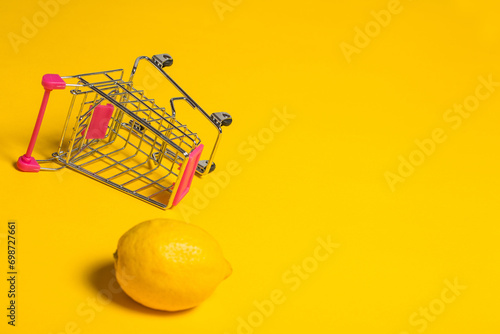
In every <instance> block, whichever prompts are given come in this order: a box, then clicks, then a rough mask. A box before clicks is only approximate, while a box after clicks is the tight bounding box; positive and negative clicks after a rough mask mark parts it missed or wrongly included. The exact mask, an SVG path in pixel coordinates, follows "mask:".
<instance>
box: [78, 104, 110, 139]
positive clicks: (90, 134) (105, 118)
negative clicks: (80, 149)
mask: <svg viewBox="0 0 500 334" xmlns="http://www.w3.org/2000/svg"><path fill="white" fill-rule="evenodd" d="M113 110H114V106H113V105H112V104H109V103H108V104H106V105H102V104H100V105H98V106H97V107H95V109H94V112H93V115H92V120H91V121H90V124H89V128H88V129H87V133H86V134H85V138H86V139H103V138H104V137H106V132H107V131H108V125H109V121H110V120H111V116H113Z"/></svg>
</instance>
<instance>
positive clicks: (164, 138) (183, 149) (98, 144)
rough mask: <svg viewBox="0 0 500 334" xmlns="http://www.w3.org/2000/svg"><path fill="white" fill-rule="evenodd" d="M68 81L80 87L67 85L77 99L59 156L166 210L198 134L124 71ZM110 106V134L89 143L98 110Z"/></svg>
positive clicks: (86, 172)
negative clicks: (158, 102)
mask: <svg viewBox="0 0 500 334" xmlns="http://www.w3.org/2000/svg"><path fill="white" fill-rule="evenodd" d="M68 79H72V80H74V81H75V82H76V83H75V84H69V85H68V86H73V87H74V89H72V90H71V94H72V95H73V96H72V101H71V103H70V108H69V111H68V118H67V121H66V125H65V128H64V130H63V135H62V139H61V145H60V147H59V150H58V153H57V155H56V158H57V159H58V160H59V161H60V162H61V163H64V164H65V165H67V166H68V167H70V168H73V169H75V170H77V171H79V172H82V173H84V174H86V175H88V176H90V177H93V178H95V179H97V180H99V181H101V182H104V183H106V184H108V185H111V186H113V187H115V188H117V189H120V190H122V191H125V192H128V193H129V194H131V195H134V196H136V197H138V198H140V199H143V200H145V201H148V202H150V203H152V204H154V205H156V206H159V207H162V208H164V207H166V204H167V202H168V199H169V196H171V193H172V191H173V187H174V185H175V182H176V180H177V179H178V177H179V170H180V166H181V164H182V163H183V162H184V160H185V159H186V158H187V157H188V156H189V153H190V152H191V151H192V150H194V149H195V148H196V147H197V146H198V145H199V144H200V139H199V138H198V136H197V134H196V133H194V132H192V131H190V130H189V129H188V128H187V126H186V125H184V124H181V123H180V122H179V121H178V120H177V119H176V118H175V111H174V110H168V109H166V108H164V107H160V106H158V105H157V104H156V103H155V100H154V99H151V98H149V97H147V96H146V95H145V93H144V91H142V90H137V89H135V88H134V87H133V84H132V82H125V81H124V80H123V71H121V70H118V71H107V72H98V73H90V74H84V75H77V76H73V77H67V78H66V80H68ZM68 81H69V80H68ZM176 98H177V97H174V98H173V99H176ZM109 103H111V104H113V105H114V111H113V114H112V116H111V120H110V121H109V124H108V126H107V131H106V135H105V136H104V138H102V139H88V138H87V137H88V136H86V133H87V131H88V129H89V125H90V122H91V120H92V117H93V114H94V113H95V110H96V108H97V106H99V105H105V104H109ZM71 125H72V126H73V127H72V128H71ZM71 130H72V131H71Z"/></svg>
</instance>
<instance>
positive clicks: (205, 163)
mask: <svg viewBox="0 0 500 334" xmlns="http://www.w3.org/2000/svg"><path fill="white" fill-rule="evenodd" d="M207 166H208V160H200V161H199V162H198V167H196V171H197V172H198V173H200V174H203V173H204V172H205V169H207ZM214 170H215V162H212V166H210V170H209V171H208V172H209V173H212V172H213V171H214Z"/></svg>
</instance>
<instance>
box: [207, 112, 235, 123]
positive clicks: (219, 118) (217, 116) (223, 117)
mask: <svg viewBox="0 0 500 334" xmlns="http://www.w3.org/2000/svg"><path fill="white" fill-rule="evenodd" d="M212 119H213V120H215V121H216V122H217V123H219V124H220V126H229V125H231V123H233V118H232V117H231V115H229V114H228V113H227V112H214V113H213V114H212Z"/></svg>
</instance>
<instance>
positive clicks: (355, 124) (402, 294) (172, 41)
mask: <svg viewBox="0 0 500 334" xmlns="http://www.w3.org/2000/svg"><path fill="white" fill-rule="evenodd" d="M42 2H44V0H42ZM220 2H222V3H224V4H225V5H226V6H227V7H224V8H225V9H224V10H225V11H224V12H223V13H222V14H220V13H218V12H217V10H216V9H215V8H214V3H213V1H212V0H205V1H201V0H200V1H184V2H183V1H177V2H173V1H149V0H143V1H134V2H132V1H119V2H118V1H116V2H105V1H95V0H88V1H79V0H73V1H70V2H68V3H67V4H64V5H59V8H58V10H57V13H55V15H54V17H52V18H50V19H49V20H48V22H47V23H46V24H45V25H43V26H41V27H39V28H38V31H37V32H36V33H34V36H31V37H30V38H27V39H26V41H25V42H26V43H23V44H20V45H18V46H17V47H18V50H17V51H18V52H16V50H15V48H14V47H13V45H12V43H11V42H9V36H13V35H12V33H14V34H17V35H19V36H22V27H23V25H24V24H25V23H23V22H24V21H23V18H26V20H28V21H31V22H32V21H33V16H34V15H40V14H37V13H39V12H40V11H41V10H42V9H41V7H40V4H39V3H38V2H37V1H22V2H19V1H18V2H16V1H9V2H5V3H4V4H2V10H1V14H0V17H1V20H0V36H1V39H0V43H1V45H0V48H1V52H2V55H1V61H0V70H1V75H2V80H0V85H1V87H0V88H1V89H0V91H1V97H2V103H1V122H0V129H1V131H0V143H1V150H0V153H1V160H0V169H1V180H2V182H1V188H2V189H1V192H0V200H1V201H0V203H1V204H0V205H1V210H0V237H1V245H2V246H1V247H0V249H1V253H2V254H1V255H0V259H1V260H0V262H1V263H3V264H2V265H1V266H0V267H1V268H2V275H1V277H5V276H6V274H5V272H6V271H7V259H6V257H7V255H6V232H7V221H8V220H15V221H16V222H17V226H18V233H17V238H18V255H17V261H18V263H17V266H18V271H19V275H18V286H17V289H18V299H17V303H18V310H17V312H18V313H17V316H18V318H17V325H16V327H15V328H12V327H11V326H8V325H7V324H6V322H7V318H6V316H5V315H6V313H7V312H6V307H7V303H8V300H7V298H6V294H7V290H8V286H7V282H6V279H5V278H2V279H1V281H2V283H1V284H0V294H1V295H2V296H3V298H2V299H1V300H2V305H1V307H0V309H1V310H2V312H1V315H2V316H1V319H2V321H1V323H0V328H1V330H0V331H1V332H2V333H44V334H45V333H47V334H48V333H53V334H56V333H58V334H59V333H72V332H75V333H115V332H116V333H221V334H222V333H229V334H233V333H251V332H255V333H313V332H314V333H385V334H400V333H410V334H413V333H420V332H425V333H429V334H430V333H456V334H461V333H483V334H487V333H498V332H499V331H500V320H499V319H500V317H499V316H498V312H499V310H500V303H499V300H500V285H499V283H498V282H499V278H500V277H499V276H500V269H499V268H500V266H499V251H500V244H499V242H498V240H499V234H500V233H499V231H500V229H499V227H498V224H499V216H500V214H499V212H498V208H499V205H498V200H499V189H500V177H499V171H500V159H498V152H499V144H500V135H499V133H500V132H499V131H498V127H499V125H500V113H499V112H498V111H499V110H500V92H499V91H497V92H495V93H493V94H491V96H490V97H489V98H488V99H486V100H485V101H482V102H481V104H480V105H479V107H478V108H477V109H476V110H475V111H474V112H473V113H472V114H471V116H470V117H469V118H466V119H463V123H462V124H461V125H460V126H459V127H458V128H457V129H453V128H452V127H451V125H453V124H454V123H449V122H446V121H445V119H444V118H443V117H444V115H445V113H446V112H447V110H448V109H449V108H452V107H453V105H454V104H460V103H463V102H464V100H465V99H467V98H468V97H470V96H472V95H474V94H475V90H476V88H477V87H478V85H479V84H480V82H479V80H478V77H480V76H482V77H484V78H488V76H490V75H491V76H492V77H493V80H495V81H500V62H499V59H500V57H499V56H500V35H499V34H500V25H499V21H498V11H499V9H500V7H499V6H498V5H497V4H496V3H495V2H493V1H478V0H476V1H465V0H460V1H458V0H456V1H431V0H414V1H409V0H401V4H400V6H401V7H400V8H399V9H400V13H399V14H394V15H392V18H391V22H390V23H389V24H388V25H387V26H386V27H382V28H381V29H380V31H376V30H374V31H372V32H371V34H372V36H373V38H370V39H371V42H370V43H369V45H368V46H366V47H363V48H358V51H359V52H358V53H355V54H353V55H352V57H351V58H352V59H351V62H350V63H349V62H348V61H347V59H346V57H345V56H344V54H343V52H342V51H341V45H345V44H342V43H349V44H351V45H354V43H355V36H356V30H355V29H356V27H358V28H359V29H365V27H366V25H367V24H369V23H370V22H373V21H374V16H373V15H372V14H371V12H372V11H376V12H379V11H381V10H386V9H387V8H388V6H389V5H390V4H389V3H390V1H385V0H384V1H379V0H377V1H344V0H342V1H326V0H323V1H320V0H312V1H302V2H298V1H295V2H294V1H262V0H253V1H250V0H245V1H236V0H233V1H229V0H221V1H220ZM221 15H222V16H221ZM42 16H43V15H42ZM42 23H44V22H42ZM372 25H373V24H372ZM9 34H10V35H9ZM163 52H167V53H170V54H171V55H172V56H173V58H174V65H173V66H172V68H169V69H167V72H168V73H171V74H172V76H173V77H174V79H176V80H177V81H178V82H179V84H180V85H181V86H182V87H183V88H184V89H185V90H186V91H187V92H188V93H189V94H190V95H191V96H192V97H193V98H194V99H195V100H196V101H197V102H198V103H199V104H200V105H201V106H202V107H204V108H205V109H206V110H207V111H208V112H216V111H226V112H229V113H231V114H232V116H233V119H234V122H233V125H231V126H230V127H229V128H224V136H223V141H222V143H221V146H220V149H219V152H218V154H217V156H216V162H217V165H218V169H217V171H216V172H215V173H216V174H215V175H220V174H221V171H224V170H225V168H226V166H227V164H228V163H229V162H230V161H235V162H236V163H237V164H238V166H239V169H238V171H237V173H233V174H234V175H232V176H231V177H230V180H229V182H228V184H227V185H225V186H224V187H219V189H218V190H217V191H214V192H213V193H210V197H212V198H209V199H208V200H207V201H206V202H204V203H201V204H200V202H196V201H195V194H196V193H198V194H200V193H201V194H204V193H206V189H209V188H210V187H213V186H214V184H217V183H214V182H215V181H214V178H213V176H208V177H205V178H204V179H200V178H195V180H194V181H193V188H192V191H191V193H190V194H188V196H187V197H186V198H185V199H184V200H183V202H181V204H180V205H179V207H177V208H175V209H173V210H170V211H162V210H160V209H157V208H155V207H153V206H151V205H148V204H146V203H143V202H141V201H139V200H136V199H134V198H133V197H131V196H127V195H125V194H123V193H120V192H118V191H116V190H114V189H112V188H110V187H106V186H104V185H102V184H100V183H99V182H96V181H93V180H91V179H89V178H86V177H85V176H83V175H80V174H78V173H76V172H73V171H70V170H67V171H59V172H55V173H51V172H41V173H38V174H28V173H21V172H19V171H17V170H16V169H15V168H14V163H15V161H16V160H17V158H18V156H19V155H21V154H23V153H24V152H25V149H26V146H27V143H28V140H29V137H30V134H31V131H32V128H33V124H34V122H35V119H36V115H37V112H38V108H39V105H40V101H41V97H42V87H41V85H40V80H41V77H42V75H43V74H45V73H59V74H61V75H73V74H78V73H85V72H92V71H98V70H108V69H114V68H124V69H125V71H126V73H128V72H129V71H130V68H131V66H132V63H133V61H134V59H135V58H136V57H137V56H140V55H148V56H151V55H153V54H156V53H163ZM497 89H498V88H497ZM57 94H67V92H59V91H57V92H53V94H52V95H53V96H54V98H55V96H56V95H57ZM50 106H51V104H50V102H49V108H48V110H47V114H46V117H45V119H44V123H43V126H42V131H41V133H40V137H39V140H38V142H37V146H36V148H35V152H34V156H35V157H36V158H39V159H42V158H46V157H48V156H49V155H50V153H51V152H53V151H55V150H56V143H57V142H58V140H59V136H60V131H61V129H62V122H63V121H64V117H65V114H66V111H67V109H66V108H62V109H60V110H59V109H57V108H56V109H54V108H53V109H51V108H50ZM276 111H280V112H284V111H286V112H287V113H289V114H292V115H293V116H295V118H294V119H291V120H290V122H289V124H287V125H286V126H285V127H284V128H283V130H282V131H277V132H274V136H273V138H272V140H267V142H266V144H264V145H262V142H259V143H260V144H261V145H262V147H260V150H259V151H257V153H256V155H255V156H254V157H253V158H251V156H250V153H248V152H247V153H245V152H246V151H245V149H248V147H250V145H251V144H250V141H251V139H249V138H250V137H255V136H256V137H257V138H259V135H260V136H261V137H262V136H265V135H264V134H263V133H264V132H265V133H267V134H268V135H269V131H268V130H265V129H266V128H267V129H269V128H270V124H271V123H270V122H271V121H272V120H273V118H274V117H275V112H276ZM436 128H440V129H443V131H445V133H446V136H447V139H446V141H445V142H444V143H442V144H438V145H436V148H435V152H434V153H433V154H431V155H430V156H428V157H426V159H425V162H424V163H422V164H421V165H420V166H417V167H416V168H415V171H414V173H413V174H412V175H410V176H409V177H407V178H405V182H401V183H397V184H396V185H395V189H394V191H392V190H391V187H390V186H389V184H388V183H387V181H386V178H385V173H386V172H387V171H389V172H392V173H397V170H398V166H399V164H400V162H399V161H400V160H399V158H398V157H399V156H403V157H405V158H406V159H408V158H409V156H410V155H411V154H412V152H414V151H415V150H417V149H418V146H417V145H416V144H415V140H425V139H428V138H431V134H432V131H433V130H434V129H436ZM263 131H264V132H263ZM265 138H268V137H265ZM222 188H223V189H222ZM212 190H213V188H212ZM199 196H202V195H199ZM205 197H207V195H205ZM196 206H198V207H199V208H201V209H200V210H195V211H198V212H194V213H193V211H192V210H191V211H188V210H190V209H193V208H194V209H196ZM186 212H189V214H188V213H186ZM156 217H171V218H176V219H183V220H189V221H190V222H191V223H192V224H196V225H198V226H200V227H202V228H204V229H206V230H207V231H208V232H210V233H211V234H212V235H213V236H214V237H215V238H216V239H217V240H218V241H219V242H220V244H221V245H222V247H223V250H224V253H225V255H226V257H227V259H228V260H229V261H230V262H231V263H232V265H233V269H234V272H233V275H232V276H231V277H230V278H229V279H227V280H226V281H224V282H223V283H222V284H221V285H220V286H219V288H218V289H217V291H216V292H215V293H214V294H213V295H212V296H211V298H209V299H208V300H207V301H206V302H205V303H203V304H202V305H201V306H199V307H197V308H195V309H193V310H190V311H186V312H181V313H175V314H169V313H163V312H157V311H153V310H149V309H146V308H144V307H142V306H141V305H138V304H136V303H135V302H133V301H131V300H130V299H129V298H128V297H127V296H125V295H124V294H123V293H122V292H118V293H113V294H112V301H111V302H109V303H108V302H107V300H105V299H102V298H101V299H98V298H99V297H101V295H100V294H99V291H104V290H106V291H109V284H112V283H113V275H112V272H111V268H112V265H111V264H112V253H113V252H114V250H115V247H116V243H117V240H118V238H119V237H120V236H121V235H122V234H123V233H124V232H125V231H126V230H128V229H129V228H130V227H132V226H133V225H135V224H137V223H139V222H141V221H143V220H147V219H151V218H156ZM318 238H321V239H322V240H327V239H328V238H330V239H331V241H332V242H334V243H338V244H339V245H340V246H339V247H338V248H337V249H335V251H334V252H333V253H332V254H331V255H330V256H329V257H328V258H327V259H326V260H324V261H317V259H314V258H313V256H314V252H315V250H316V249H317V247H318V246H319V245H320V243H318ZM322 255H323V256H324V255H325V254H324V253H322ZM323 259H324V257H323ZM315 261H316V262H315ZM315 263H316V264H317V268H316V267H315V266H314V264H315ZM303 264H305V265H306V266H308V267H307V268H309V270H310V271H311V273H309V274H307V275H308V276H307V278H305V277H306V276H305V275H302V277H304V278H300V277H299V276H298V274H294V273H292V272H291V271H290V270H292V268H294V267H293V266H294V265H295V266H302V265H303ZM311 266H312V267H311ZM311 268H312V269H311ZM291 280H293V282H295V283H294V284H291ZM455 280H456V281H457V282H459V284H460V285H461V286H466V288H465V289H463V290H461V291H460V292H459V294H460V295H458V296H455V297H456V298H454V300H453V302H451V303H443V302H442V293H443V291H444V292H445V296H447V298H451V296H452V295H451V294H450V293H449V292H450V291H448V290H446V289H447V285H446V284H447V283H446V282H451V283H453V282H454V281H455ZM299 283H300V285H299V286H297V284H299ZM293 288H296V289H293ZM106 291H104V292H102V293H106ZM280 291H281V292H282V293H283V296H284V298H285V300H284V302H283V303H279V304H276V303H275V304H274V306H273V307H272V308H274V309H273V310H272V312H270V311H269V312H267V313H268V315H269V316H262V319H261V318H259V315H258V314H257V313H256V312H259V311H258V308H257V306H256V304H255V303H256V302H257V304H259V303H262V301H263V300H268V299H269V298H270V296H271V294H273V293H276V292H280ZM446 292H448V295H446ZM440 300H441V302H440ZM96 303H97V304H96ZM440 303H441V304H440ZM266 305H269V304H266ZM440 305H445V306H444V307H445V309H439V306H440ZM429 307H434V311H436V307H438V309H437V310H438V311H439V312H438V313H439V314H438V315H436V316H433V317H432V321H431V320H422V319H425V318H423V317H422V316H420V315H419V314H420V313H419V312H421V311H422V309H424V310H425V309H428V308H429ZM436 312H437V311H436ZM415 313H417V316H415ZM4 314H5V315H4ZM249 317H250V318H251V319H250V320H249ZM412 317H413V318H412ZM241 319H243V321H245V322H246V323H248V322H249V321H250V322H251V323H253V324H254V325H255V326H253V325H248V326H247V327H246V328H243V327H241V321H242V320H241ZM412 319H413V320H412ZM412 321H413V322H412ZM415 321H419V322H417V324H416V323H415ZM424 324H425V326H424ZM239 326H240V327H239ZM424 327H425V328H424Z"/></svg>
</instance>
